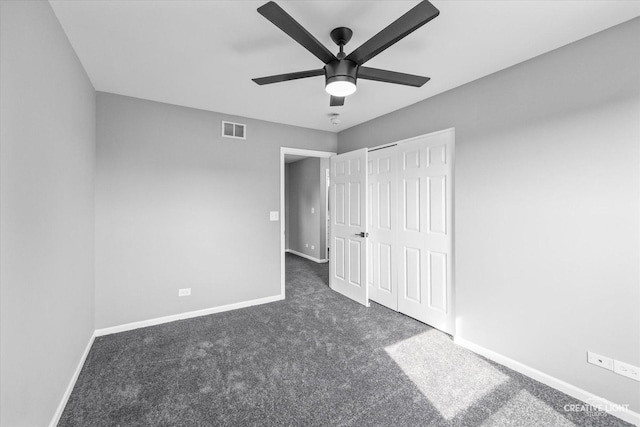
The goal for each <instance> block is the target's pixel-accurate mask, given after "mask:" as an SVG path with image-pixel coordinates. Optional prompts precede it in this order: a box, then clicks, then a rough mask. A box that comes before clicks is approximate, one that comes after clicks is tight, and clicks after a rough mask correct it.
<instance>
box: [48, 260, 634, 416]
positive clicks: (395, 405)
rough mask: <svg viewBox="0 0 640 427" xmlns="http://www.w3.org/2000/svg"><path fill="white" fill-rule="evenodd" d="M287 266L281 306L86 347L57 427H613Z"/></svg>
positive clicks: (319, 271) (322, 271) (316, 273)
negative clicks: (275, 426)
mask: <svg viewBox="0 0 640 427" xmlns="http://www.w3.org/2000/svg"><path fill="white" fill-rule="evenodd" d="M327 284H328V266H327V264H315V263H313V262H311V261H307V260H305V259H302V258H299V257H296V256H294V255H287V299H286V300H285V301H281V302H276V303H271V304H266V305H262V306H257V307H251V308H246V309H241V310H236V311H230V312H226V313H220V314H215V315H210V316H205V317H199V318H196V319H191V320H184V321H178V322H173V323H170V324H165V325H159V326H154V327H150V328H144V329H138V330H135V331H130V332H124V333H120V334H115V335H110V336H106V337H100V338H97V339H96V340H95V343H94V344H93V347H92V349H91V352H90V353H89V356H88V358H87V361H86V363H85V366H84V368H83V369H82V372H81V374H80V377H79V379H78V381H77V383H76V386H75V388H74V390H73V393H72V395H71V398H70V399H69V403H68V404H67V407H66V409H65V411H64V414H63V415H62V419H61V421H60V424H59V425H61V426H213V425H228V426H245V425H291V426H303V425H304V426H311V425H316V426H334V425H340V426H369V425H371V426H429V425H433V426H479V425H486V426H506V425H513V426H545V425H546V426H574V425H579V426H622V425H630V424H626V423H624V422H622V421H620V420H619V419H617V418H614V417H612V416H610V415H607V414H604V413H601V412H600V413H587V412H567V411H565V410H564V409H563V407H564V406H565V405H566V404H581V402H579V401H576V400H575V399H572V398H570V397H568V396H567V395H564V394H562V393H560V392H558V391H556V390H554V389H551V388H549V387H547V386H545V385H543V384H540V383H538V382H536V381H534V380H532V379H530V378H527V377H524V376H522V375H520V374H518V373H516V372H514V371H511V370H509V369H507V368H505V367H503V366H500V365H497V364H494V363H492V362H490V361H488V360H486V359H484V358H482V357H479V356H477V355H475V354H473V353H471V352H468V351H466V350H464V349H462V348H460V347H458V346H456V345H455V344H453V343H452V342H451V339H450V337H448V336H447V335H444V334H442V333H440V332H438V331H436V330H434V329H432V328H430V327H428V326H426V325H424V324H422V323H419V322H417V321H415V320H413V319H411V318H409V317H406V316H403V315H401V314H398V313H396V312H393V311H391V310H387V309H386V308H384V307H382V306H379V305H377V304H372V307H370V308H368V309H367V308H365V307H363V306H360V305H359V304H356V303H354V302H352V301H350V300H349V299H347V298H344V297H342V296H340V295H339V294H337V293H335V292H333V291H331V290H330V289H329V288H328V285H327Z"/></svg>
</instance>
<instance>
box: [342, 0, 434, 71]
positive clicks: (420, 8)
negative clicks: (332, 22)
mask: <svg viewBox="0 0 640 427" xmlns="http://www.w3.org/2000/svg"><path fill="white" fill-rule="evenodd" d="M439 14H440V11H439V10H438V9H436V7H435V6H434V5H432V4H431V3H429V2H428V1H427V0H424V1H422V2H420V3H419V4H418V5H417V6H415V7H414V8H413V9H411V10H410V11H409V12H407V13H405V14H404V15H402V16H401V17H400V18H398V19H396V20H395V21H394V22H392V23H391V24H390V25H389V26H388V27H387V28H385V29H384V30H382V31H380V32H379V33H378V34H376V35H375V36H373V37H371V38H370V39H369V40H367V41H366V42H364V43H363V44H362V45H361V46H360V47H359V48H357V49H356V50H354V51H353V52H351V53H350V54H349V55H347V59H348V60H350V61H353V62H355V63H356V64H358V65H362V64H364V63H365V62H367V61H368V60H370V59H371V58H373V57H374V56H376V55H377V54H379V53H380V52H382V51H383V50H385V49H386V48H388V47H389V46H391V45H393V44H394V43H396V42H397V41H399V40H401V39H403V38H404V37H406V36H407V35H409V34H411V33H412V32H414V31H415V30H417V29H418V28H420V27H422V26H423V25H424V24H426V23H427V22H429V21H431V20H432V19H433V18H435V17H436V16H438V15H439Z"/></svg>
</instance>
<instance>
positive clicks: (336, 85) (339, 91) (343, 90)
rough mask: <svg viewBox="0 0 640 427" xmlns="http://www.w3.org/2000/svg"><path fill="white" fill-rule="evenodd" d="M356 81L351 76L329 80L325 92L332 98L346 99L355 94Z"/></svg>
mask: <svg viewBox="0 0 640 427" xmlns="http://www.w3.org/2000/svg"><path fill="white" fill-rule="evenodd" d="M356 89H357V87H356V79H354V78H352V77H350V76H333V77H329V78H328V79H327V84H326V86H325V90H326V91H327V93H328V94H329V95H331V96H338V97H345V96H349V95H351V94H353V93H355V91H356Z"/></svg>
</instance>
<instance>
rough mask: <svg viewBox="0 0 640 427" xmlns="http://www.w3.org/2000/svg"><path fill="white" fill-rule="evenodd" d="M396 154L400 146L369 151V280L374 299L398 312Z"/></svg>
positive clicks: (370, 291)
mask: <svg viewBox="0 0 640 427" xmlns="http://www.w3.org/2000/svg"><path fill="white" fill-rule="evenodd" d="M396 154H397V146H392V147H387V148H383V149H379V150H375V151H371V152H369V160H368V162H367V173H368V175H369V176H368V178H369V182H368V186H367V189H368V191H367V192H368V194H367V197H368V203H369V204H368V211H369V219H368V221H369V224H368V230H369V238H368V239H367V246H368V248H367V249H368V251H367V254H368V257H369V259H368V262H367V268H368V269H369V272H368V275H367V283H368V287H369V298H370V299H371V300H372V301H375V302H377V303H378V304H382V305H384V306H386V307H388V308H390V309H392V310H396V311H397V310H398V287H397V285H398V274H397V271H396V270H397V264H398V263H397V261H396V258H397V251H396V245H397V242H396V240H397V216H398V215H397V211H398V208H397V201H396V187H397V174H396V169H397V160H396Z"/></svg>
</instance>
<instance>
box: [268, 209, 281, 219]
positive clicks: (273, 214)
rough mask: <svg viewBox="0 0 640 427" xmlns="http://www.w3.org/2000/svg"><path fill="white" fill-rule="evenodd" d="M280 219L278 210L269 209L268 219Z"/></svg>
mask: <svg viewBox="0 0 640 427" xmlns="http://www.w3.org/2000/svg"><path fill="white" fill-rule="evenodd" d="M279 219H280V212H278V211H271V212H269V221H278V220H279Z"/></svg>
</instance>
